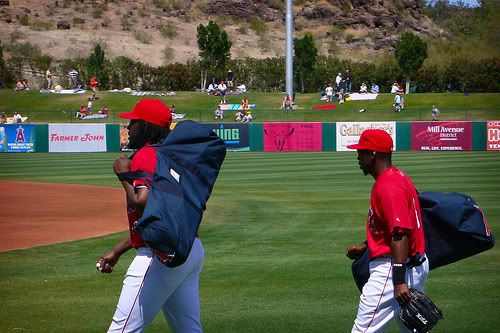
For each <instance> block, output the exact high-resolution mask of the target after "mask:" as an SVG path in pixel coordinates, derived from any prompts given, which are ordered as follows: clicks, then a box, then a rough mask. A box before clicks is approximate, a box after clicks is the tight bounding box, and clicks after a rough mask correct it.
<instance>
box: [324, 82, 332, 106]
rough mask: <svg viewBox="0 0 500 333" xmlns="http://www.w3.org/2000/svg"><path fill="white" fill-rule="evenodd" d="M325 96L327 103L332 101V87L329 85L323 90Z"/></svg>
mask: <svg viewBox="0 0 500 333" xmlns="http://www.w3.org/2000/svg"><path fill="white" fill-rule="evenodd" d="M325 94H326V100H327V101H328V102H331V101H333V87H332V84H331V83H330V84H328V86H327V87H326V88H325Z"/></svg>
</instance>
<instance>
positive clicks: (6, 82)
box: [0, 41, 13, 88]
mask: <svg viewBox="0 0 500 333" xmlns="http://www.w3.org/2000/svg"><path fill="white" fill-rule="evenodd" d="M11 83H13V78H12V75H11V74H10V72H9V69H8V68H7V65H6V64H5V60H4V59H3V48H2V41H0V88H5V87H8V86H10V84H11Z"/></svg>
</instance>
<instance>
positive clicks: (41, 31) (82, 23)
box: [0, 0, 447, 65]
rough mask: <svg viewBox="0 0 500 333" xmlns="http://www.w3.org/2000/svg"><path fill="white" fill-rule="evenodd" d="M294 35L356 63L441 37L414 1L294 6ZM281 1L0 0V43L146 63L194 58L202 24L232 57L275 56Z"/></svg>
mask: <svg viewBox="0 0 500 333" xmlns="http://www.w3.org/2000/svg"><path fill="white" fill-rule="evenodd" d="M294 4H295V5H294V23H295V30H296V31H295V36H296V37H300V36H302V35H304V34H305V33H311V34H312V35H313V36H314V38H315V41H316V43H317V47H318V50H319V52H320V54H323V55H327V54H335V55H337V56H339V57H343V58H345V57H350V58H355V59H361V58H365V59H368V58H371V57H373V56H376V55H380V54H382V53H384V52H389V51H392V49H393V47H394V45H395V43H396V41H397V38H398V36H399V35H400V34H401V33H402V32H403V31H407V30H410V31H414V32H416V33H418V34H420V35H421V36H423V37H430V38H446V37H447V33H446V32H445V31H443V30H442V29H440V28H439V27H438V26H436V25H435V24H434V23H433V22H432V21H431V20H430V19H429V18H427V17H426V16H424V15H423V13H422V8H421V7H420V5H419V4H420V1H419V0H302V1H300V0H299V1H297V0H296V1H294ZM284 12H285V5H284V1H281V0H198V1H197V0H123V1H119V0H115V1H113V0H51V1H43V0H23V1H21V0H0V40H1V41H2V42H3V43H10V42H31V43H32V44H36V45H38V46H39V47H40V48H41V50H42V52H44V53H46V54H49V55H51V56H52V57H53V58H55V59H65V58H73V57H84V56H87V55H88V53H89V52H90V51H91V50H92V49H93V47H94V46H95V44H96V43H100V44H101V45H102V46H104V48H105V50H106V55H107V56H108V57H116V56H120V55H125V56H127V57H130V58H132V59H136V60H140V61H143V62H145V63H149V64H151V65H161V64H164V63H172V62H186V61H188V60H195V59H197V56H198V48H197V44H196V27H197V26H198V25H199V24H200V23H201V24H206V23H207V22H208V20H209V19H212V20H214V21H216V22H217V23H218V24H219V25H221V26H222V27H223V28H224V29H225V30H226V32H227V33H228V35H229V36H230V39H231V40H232V42H233V47H232V49H231V53H232V56H233V57H259V58H260V57H274V56H282V55H283V54H284V47H285V36H284V33H285V15H284Z"/></svg>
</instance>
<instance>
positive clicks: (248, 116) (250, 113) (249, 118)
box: [241, 111, 253, 123]
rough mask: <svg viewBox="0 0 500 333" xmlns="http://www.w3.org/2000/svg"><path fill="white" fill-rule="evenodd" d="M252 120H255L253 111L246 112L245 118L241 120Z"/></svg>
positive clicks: (244, 121)
mask: <svg viewBox="0 0 500 333" xmlns="http://www.w3.org/2000/svg"><path fill="white" fill-rule="evenodd" d="M252 120H253V117H252V111H247V112H245V116H244V117H243V120H242V121H241V122H243V123H248V122H251V121H252Z"/></svg>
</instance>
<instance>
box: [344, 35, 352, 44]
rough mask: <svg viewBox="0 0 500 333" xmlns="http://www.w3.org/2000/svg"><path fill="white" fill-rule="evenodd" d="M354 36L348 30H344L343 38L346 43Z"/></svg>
mask: <svg viewBox="0 0 500 333" xmlns="http://www.w3.org/2000/svg"><path fill="white" fill-rule="evenodd" d="M353 38H354V35H353V34H352V33H350V32H346V33H345V34H344V40H345V41H346V43H350V42H352V39H353Z"/></svg>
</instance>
